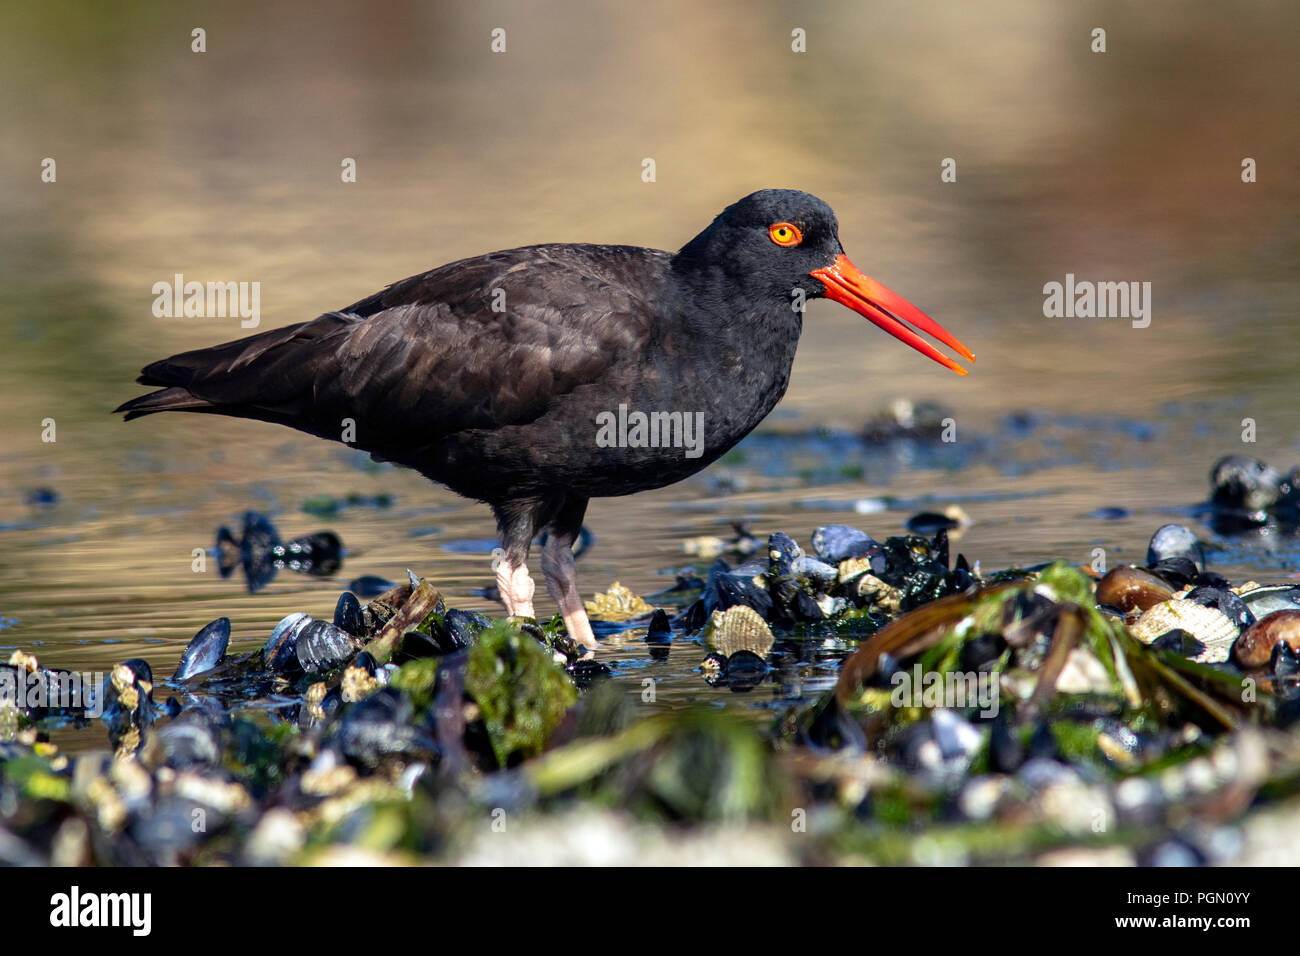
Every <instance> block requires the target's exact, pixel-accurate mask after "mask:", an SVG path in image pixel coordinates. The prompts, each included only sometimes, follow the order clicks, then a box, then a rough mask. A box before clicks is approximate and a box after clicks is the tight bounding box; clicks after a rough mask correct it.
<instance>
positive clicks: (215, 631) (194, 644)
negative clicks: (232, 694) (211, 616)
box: [172, 617, 230, 680]
mask: <svg viewBox="0 0 1300 956" xmlns="http://www.w3.org/2000/svg"><path fill="white" fill-rule="evenodd" d="M229 643H230V618H228V617H219V618H217V619H216V620H215V621H213V622H212V623H211V624H208V625H206V626H205V627H204V628H203V629H202V630H200V631H199V632H198V633H197V634H195V635H194V637H193V638H192V639H191V640H190V642H189V644H187V645H186V646H185V651H184V652H183V653H182V654H181V662H180V665H179V666H178V667H177V668H176V673H175V674H174V675H173V676H172V680H188V679H189V678H191V677H193V676H194V675H196V674H202V673H204V672H206V671H210V670H212V668H214V667H216V666H217V663H218V662H219V661H220V660H221V658H222V657H223V656H224V655H225V653H226V646H227V645H228V644H229Z"/></svg>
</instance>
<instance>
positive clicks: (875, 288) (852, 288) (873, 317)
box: [812, 255, 975, 375]
mask: <svg viewBox="0 0 1300 956" xmlns="http://www.w3.org/2000/svg"><path fill="white" fill-rule="evenodd" d="M812 276H813V278H815V279H820V280H821V281H822V284H823V285H825V286H826V298H828V299H833V300H835V301H836V302H838V303H840V304H841V305H847V306H848V307H849V308H850V309H852V310H853V311H854V312H857V313H858V314H859V315H863V316H865V317H866V318H867V319H868V320H870V321H871V322H874V323H875V324H876V325H878V326H880V327H881V328H882V329H884V330H885V331H886V332H888V333H889V334H890V335H892V336H893V337H894V338H896V339H898V340H899V341H901V342H905V343H907V344H908V345H910V346H912V348H914V349H916V350H917V351H918V352H920V353H921V354H922V355H925V356H928V357H929V358H932V359H934V360H935V361H936V362H938V363H939V364H940V365H943V366H946V367H947V368H950V369H952V370H953V371H954V372H956V373H957V374H958V375H965V374H966V369H964V368H962V367H961V366H960V365H958V364H957V363H956V362H954V361H953V360H952V359H950V358H948V356H946V355H944V354H943V353H942V352H940V351H939V350H938V349H936V348H935V347H934V346H933V345H931V344H930V343H929V342H927V341H926V340H925V339H923V338H921V337H920V336H919V335H917V334H916V333H915V332H913V331H912V330H911V329H909V328H908V327H907V326H906V325H904V324H903V323H904V322H908V323H910V324H912V325H914V326H916V328H918V329H920V330H921V331H922V332H924V333H926V334H927V335H932V336H934V337H935V338H936V339H938V340H939V341H940V342H942V343H943V344H944V345H946V346H948V347H949V348H950V349H952V350H953V351H955V352H956V353H957V354H958V355H960V356H961V357H962V358H964V359H966V360H968V361H971V362H973V361H975V353H974V352H972V351H971V350H970V349H968V348H966V346H964V345H962V344H961V343H960V342H958V341H957V339H956V338H955V337H954V336H953V335H952V334H951V333H950V332H948V330H947V329H945V328H944V327H943V326H942V325H940V324H939V323H938V322H936V321H934V319H932V318H930V317H929V316H928V315H926V314H925V313H924V312H922V311H921V310H920V309H918V308H917V307H916V306H914V305H912V303H910V302H908V301H907V300H906V299H904V298H903V297H902V296H901V295H898V294H897V293H895V292H890V291H889V290H888V289H886V288H885V287H884V286H883V285H881V284H880V283H879V282H877V281H876V280H875V279H872V278H869V277H868V276H865V275H863V274H862V272H861V271H860V270H859V269H858V267H857V266H855V265H854V264H853V263H851V262H849V257H848V256H844V255H841V256H839V257H837V258H836V260H835V262H834V264H833V265H829V266H827V267H826V268H824V269H814V270H813V271H812Z"/></svg>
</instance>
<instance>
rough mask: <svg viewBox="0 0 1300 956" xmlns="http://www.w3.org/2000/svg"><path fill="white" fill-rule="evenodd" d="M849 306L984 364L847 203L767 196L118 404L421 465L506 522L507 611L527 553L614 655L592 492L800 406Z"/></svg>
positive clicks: (488, 269)
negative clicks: (806, 335)
mask: <svg viewBox="0 0 1300 956" xmlns="http://www.w3.org/2000/svg"><path fill="white" fill-rule="evenodd" d="M822 296H825V297H826V298H829V299H834V300H835V301H836V302H840V303H843V304H844V305H847V306H848V307H849V308H851V309H853V310H854V311H856V312H859V313H861V314H862V315H864V316H866V318H867V319H869V320H870V321H872V322H874V323H875V324H876V325H878V326H880V327H881V328H882V329H884V330H885V331H886V332H888V333H890V334H891V335H893V336H895V337H896V338H898V339H901V340H902V341H904V342H906V343H907V344H908V345H910V346H912V347H913V348H914V349H916V350H917V351H919V352H921V353H923V354H925V355H927V356H929V357H930V358H932V359H934V360H935V361H936V362H939V363H941V364H943V365H945V366H947V367H948V368H950V369H952V370H953V371H955V372H958V373H959V374H962V375H965V374H966V372H965V370H964V369H963V368H961V367H960V366H959V365H957V364H956V363H955V362H953V361H952V360H951V359H949V358H948V357H946V356H945V355H943V354H942V353H940V352H939V351H937V350H936V349H935V348H934V347H933V346H931V345H930V344H929V343H927V342H926V341H925V340H923V339H921V338H920V337H919V336H918V335H917V334H916V333H915V332H913V331H912V330H911V329H910V328H908V327H907V326H906V325H904V324H903V323H904V322H907V323H910V324H911V325H912V326H915V327H916V328H917V329H919V330H920V331H922V332H926V333H928V334H929V335H932V336H934V337H935V338H937V339H938V340H939V341H940V342H942V343H944V344H945V345H948V346H949V347H951V348H952V349H954V350H955V351H956V352H957V353H959V354H960V355H961V356H963V357H965V358H966V359H968V360H972V361H973V360H974V358H975V356H974V355H972V354H971V352H970V350H969V349H967V348H966V347H965V346H964V345H962V344H961V343H960V342H958V341H957V340H956V339H955V338H953V336H951V335H950V334H949V333H948V332H946V331H945V330H944V329H943V328H942V327H941V326H939V325H938V323H936V322H935V321H934V320H932V319H930V318H929V317H928V316H926V315H925V314H924V313H922V312H921V311H920V310H919V309H917V308H916V307H915V306H913V305H911V304H910V303H908V302H907V301H905V300H904V299H902V298H901V297H900V296H898V295H895V294H894V293H893V292H890V291H889V290H888V289H886V288H885V287H884V286H882V285H880V284H878V283H876V282H875V281H873V280H871V279H869V278H867V277H866V276H865V275H863V274H862V273H861V272H859V271H858V269H857V268H856V267H854V265H853V264H852V263H850V262H849V260H848V259H847V258H846V257H845V255H844V250H843V249H842V248H841V246H840V240H839V236H838V223H837V222H836V219H835V214H834V213H833V212H831V209H830V207H829V206H827V205H826V203H824V202H822V201H821V200H820V199H817V198H816V197H815V196H810V195H809V194H807V193H804V192H798V191H795V190H788V189H765V190H762V191H760V192H756V193H753V194H752V195H749V196H746V197H745V198H744V199H742V200H740V201H739V202H737V203H735V204H734V205H732V206H729V207H727V209H725V210H724V211H723V212H722V214H721V215H720V216H718V217H717V218H716V219H715V220H714V221H713V223H712V224H711V225H710V226H709V227H708V228H707V229H705V230H704V231H703V232H701V233H700V234H699V235H698V236H696V237H695V238H694V239H692V240H691V241H690V242H688V243H687V244H686V245H685V246H683V247H682V249H681V251H679V252H678V253H677V254H676V255H674V254H673V253H671V252H662V251H660V250H658V249H642V248H638V247H635V246H598V245H568V244H556V245H541V246H528V247H526V248H523V249H510V250H506V251H504V252H491V253H488V254H487V255H483V256H478V257H476V258H473V259H464V260H462V261H460V262H453V263H451V264H450V265H445V266H442V267H440V268H437V269H434V270H433V271H431V272H426V273H424V274H423V275H418V276H413V277H411V278H409V279H403V280H402V281H401V282H397V283H394V284H393V285H391V286H389V287H388V288H387V289H385V290H384V291H382V292H378V293H376V294H375V295H372V296H370V297H369V298H366V299H362V300H361V301H360V302H358V303H356V304H355V305H352V306H349V307H348V308H346V309H340V310H339V311H337V312H327V313H326V314H325V315H322V316H320V317H319V318H316V319H313V320H312V321H310V322H302V323H299V324H297V325H290V326H286V327H284V328H281V329H275V330H273V331H269V332H262V333H260V334H258V335H253V336H249V337H248V338H244V339H240V340H238V341H236V342H228V343H226V344H224V345H217V346H214V347H212V348H207V349H199V350H197V351H193V352H183V353H181V354H180V355H174V356H172V357H171V358H168V359H163V360H162V361H160V362H154V363H153V364H152V365H149V366H147V367H146V368H145V369H144V370H143V372H142V374H141V376H140V378H139V382H140V383H141V384H143V385H155V386H161V388H160V389H159V390H158V391H155V392H151V393H149V394H148V395H143V396H141V397H139V398H136V399H133V400H131V401H129V402H127V403H125V404H124V405H122V406H121V407H119V408H118V409H117V411H119V412H126V417H127V419H128V420H130V419H132V418H138V417H139V416H141V415H148V414H151V413H153V412H164V411H184V412H205V413H212V414H218V415H231V416H234V417H237V418H253V419H258V420H260V421H266V422H278V423H279V424H282V425H288V426H290V427H291V428H296V429H299V430H300V431H304V432H309V433H310V434H312V435H318V436H320V437H321V438H329V439H332V440H335V441H348V442H350V443H352V444H355V445H356V446H357V447H359V448H362V449H365V450H366V451H368V452H370V453H371V454H372V456H374V457H375V458H379V459H383V460H387V461H393V462H397V463H399V464H402V465H406V466H409V467H411V468H414V469H416V470H417V471H419V472H420V473H421V474H423V475H425V476H427V477H428V478H431V479H432V480H434V481H437V482H441V483H442V484H444V485H447V486H448V487H449V488H451V489H452V490H453V491H456V492H457V493H459V494H461V495H464V496H466V497H469V498H475V499H478V500H480V501H484V502H487V503H488V504H489V505H491V506H492V510H493V512H494V513H495V514H496V519H497V524H498V526H499V528H500V533H501V542H502V546H503V549H504V558H503V559H502V560H501V561H500V562H499V564H498V568H497V572H496V575H497V584H498V585H499V588H500V591H501V597H502V600H503V601H504V603H505V605H506V609H507V611H508V612H509V613H510V614H512V615H523V616H526V617H531V616H533V613H534V612H533V581H532V578H530V577H529V574H528V567H527V559H528V552H529V549H530V546H531V544H532V541H533V538H534V536H536V535H537V534H538V533H539V532H542V531H545V532H546V543H545V545H544V547H543V549H542V572H543V573H544V574H545V575H546V582H547V585H548V586H549V589H550V592H551V596H552V597H553V598H554V600H555V603H556V604H557V605H559V608H560V613H561V614H562V615H563V616H564V621H565V624H566V626H567V628H568V631H569V634H570V636H571V637H573V638H574V639H576V640H577V641H580V642H581V643H582V644H584V645H586V646H588V647H596V646H597V645H596V640H595V638H594V636H593V635H592V630H591V624H590V622H589V621H588V620H587V615H586V613H585V612H584V610H583V606H582V600H581V598H580V597H579V593H578V588H577V583H576V580H575V573H574V562H573V552H572V545H573V542H574V539H575V538H576V536H577V534H578V532H579V529H580V527H581V524H582V518H583V513H584V512H585V511H586V508H587V502H588V500H589V499H591V498H596V497H610V496H615V495H626V494H631V493H632V492H635V491H642V490H645V489H649V488H659V487H662V486H664V485H668V484H671V483H673V482H675V481H680V480H681V479H683V478H685V477H687V476H688V475H691V474H694V473H695V472H697V471H699V470H700V469H702V468H704V467H705V466H707V465H708V464H709V463H711V462H713V461H715V460H716V459H717V458H719V457H720V456H722V455H723V454H725V453H726V451H727V450H728V449H730V448H731V447H732V446H734V445H735V444H736V443H737V442H738V441H740V440H741V439H742V438H744V437H745V435H747V434H749V432H750V430H751V429H753V428H754V426H755V425H757V424H758V423H759V422H760V421H762V420H763V418H764V416H766V415H767V413H768V412H770V411H771V410H772V408H773V406H775V405H776V403H777V402H778V401H780V399H781V396H782V395H783V394H784V393H785V389H786V385H787V384H788V383H789V380H790V367H791V364H792V363H793V361H794V353H795V346H796V345H797V344H798V341H799V333H800V331H801V330H802V328H803V312H802V306H803V301H804V299H805V298H807V299H815V298H819V297H822Z"/></svg>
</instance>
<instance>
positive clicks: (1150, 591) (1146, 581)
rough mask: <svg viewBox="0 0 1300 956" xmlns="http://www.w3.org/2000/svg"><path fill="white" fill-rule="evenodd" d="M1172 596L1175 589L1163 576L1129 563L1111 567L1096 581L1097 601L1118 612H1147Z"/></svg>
mask: <svg viewBox="0 0 1300 956" xmlns="http://www.w3.org/2000/svg"><path fill="white" fill-rule="evenodd" d="M1173 596H1174V589H1173V588H1171V587H1170V586H1169V584H1168V583H1167V582H1166V581H1165V580H1164V579H1163V578H1160V577H1157V576H1156V575H1154V574H1152V573H1151V572H1150V571H1144V570H1143V569H1141V568H1134V567H1129V566H1127V565H1125V566H1122V567H1117V568H1111V569H1110V571H1109V572H1107V573H1106V576H1105V577H1103V578H1102V579H1101V580H1100V581H1099V582H1097V592H1096V599H1097V603H1098V604H1104V605H1106V606H1107V607H1113V608H1115V609H1117V610H1119V611H1125V612H1127V611H1134V610H1137V611H1146V610H1147V609H1149V608H1151V607H1153V606H1155V605H1157V604H1159V603H1161V602H1162V601H1168V600H1171V599H1172V598H1173Z"/></svg>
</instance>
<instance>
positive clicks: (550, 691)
mask: <svg viewBox="0 0 1300 956" xmlns="http://www.w3.org/2000/svg"><path fill="white" fill-rule="evenodd" d="M465 690H466V692H467V693H468V694H469V695H470V696H471V697H473V698H474V701H475V703H477V704H478V706H479V709H480V711H482V715H483V723H484V725H485V726H486V728H487V732H488V738H489V740H490V741H491V743H492V750H493V753H494V754H495V755H496V758H497V762H498V763H499V764H500V765H501V766H503V767H504V766H509V765H511V764H512V763H513V762H516V761H518V760H519V759H523V758H527V757H531V756H534V755H535V754H539V753H541V752H542V748H543V747H544V746H545V745H546V740H547V738H548V737H549V736H550V735H551V732H552V731H553V730H554V729H555V727H556V725H557V724H559V722H560V720H561V718H563V717H564V715H565V714H566V713H568V711H569V708H570V707H572V706H573V704H574V703H575V702H576V701H577V699H578V692H577V690H576V689H575V688H574V686H573V683H572V682H571V681H570V680H569V677H568V675H567V674H565V672H564V671H563V670H562V669H561V668H560V667H559V666H558V665H557V664H556V663H555V661H554V660H552V658H551V652H550V651H549V650H547V649H546V648H545V647H543V646H542V645H541V644H539V643H538V642H537V640H536V639H535V638H533V637H531V636H530V635H528V634H526V633H524V632H523V631H521V630H520V629H519V628H518V627H516V626H514V625H512V624H510V623H509V622H498V623H496V624H493V625H492V626H491V627H489V628H488V629H487V630H485V631H484V632H483V633H482V634H480V635H479V638H478V643H476V644H475V645H474V647H472V648H471V649H470V652H469V660H468V662H467V663H466V667H465Z"/></svg>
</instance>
